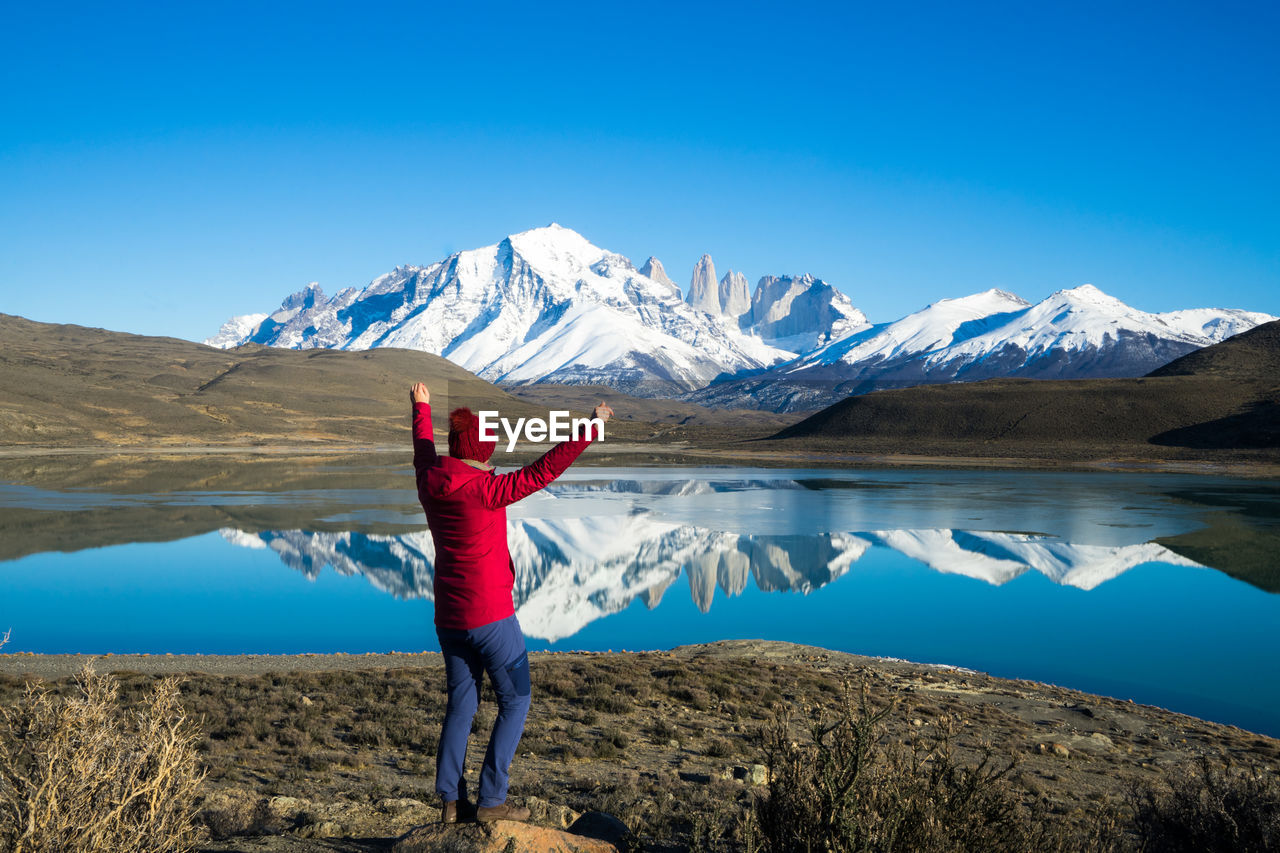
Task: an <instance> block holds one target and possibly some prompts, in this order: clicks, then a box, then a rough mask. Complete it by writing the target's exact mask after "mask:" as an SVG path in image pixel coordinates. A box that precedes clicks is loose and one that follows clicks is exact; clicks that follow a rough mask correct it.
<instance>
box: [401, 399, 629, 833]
mask: <svg viewBox="0 0 1280 853" xmlns="http://www.w3.org/2000/svg"><path fill="white" fill-rule="evenodd" d="M409 399H410V400H411V401H412V406H413V467H414V471H415V472H416V474H417V479H418V500H420V501H421V502H422V508H423V510H425V511H426V514H427V524H428V526H429V527H430V528H431V539H432V541H433V542H435V547H436V564H435V581H434V591H435V599H436V616H435V623H436V636H437V637H438V638H439V640H440V650H441V651H442V652H443V653H444V667H445V678H446V681H447V685H448V691H449V701H448V705H447V707H446V709H445V715H444V724H443V725H442V726H441V730H440V746H439V749H438V750H437V751H436V793H438V794H439V795H440V798H441V800H442V801H443V803H444V807H443V809H442V811H441V815H440V819H441V821H442V822H444V823H453V822H456V821H457V820H458V816H459V812H460V809H459V800H460V799H461V801H462V804H463V806H462V809H461V811H462V812H463V813H464V814H465V813H466V812H468V811H469V809H470V804H469V803H467V802H466V786H465V783H464V780H463V760H464V759H465V757H466V753H467V735H468V734H469V733H470V731H471V719H472V717H474V716H475V713H476V706H477V704H478V702H479V697H480V687H481V679H483V677H484V674H485V673H488V675H489V681H490V682H491V683H492V684H493V690H494V693H495V694H497V697H498V719H497V720H496V721H495V722H494V724H493V733H492V734H491V735H490V737H489V747H488V749H487V751H486V752H485V757H484V766H483V768H482V769H481V771H480V790H479V798H478V799H477V801H476V810H475V816H476V819H477V820H480V821H490V820H498V819H500V818H501V819H504V820H528V819H529V810H528V809H526V808H521V807H519V806H512V805H509V804H508V803H507V779H508V776H507V773H508V770H509V769H510V767H511V759H512V758H514V757H515V753H516V745H517V744H519V742H520V735H521V734H523V732H524V721H525V717H526V716H527V715H528V713H529V696H530V692H531V690H530V685H529V656H528V654H527V652H526V650H525V643H524V634H523V633H522V632H521V631H520V623H519V622H518V621H516V615H515V605H514V604H513V602H512V598H511V588H512V586H513V585H514V583H515V568H514V566H513V565H512V563H511V556H510V553H509V552H508V550H507V510H506V507H507V505H508V504H513V503H515V502H516V501H518V500H520V499H521V498H524V497H527V496H529V495H531V494H533V493H534V492H536V491H538V490H539V489H541V488H543V487H544V486H546V485H547V484H548V483H550V482H551V481H552V480H554V479H555V478H556V477H559V476H560V475H561V474H562V473H564V471H565V469H566V468H568V467H569V466H570V465H571V464H572V463H573V460H575V459H577V458H578V454H580V453H581V452H582V451H583V450H584V449H586V446H587V445H588V444H590V443H591V430H587V431H586V432H587V435H586V436H582V437H579V438H576V439H575V438H572V437H571V438H570V440H568V441H564V442H561V443H560V444H557V445H556V446H554V447H552V448H551V449H550V450H548V451H547V452H546V453H544V454H543V455H542V456H541V457H539V458H538V459H537V460H536V461H535V462H533V463H532V464H530V465H527V466H525V467H524V468H521V469H519V470H517V471H513V472H511V473H509V474H500V475H498V474H494V472H493V467H492V466H490V465H489V464H488V461H489V457H490V456H492V455H493V451H494V448H495V447H497V441H496V440H494V441H481V439H480V422H479V419H478V418H477V417H476V416H475V415H474V414H473V413H472V412H471V410H470V409H465V408H462V409H455V410H454V411H452V412H450V413H449V455H448V456H440V455H439V454H438V453H436V448H435V443H434V441H433V439H432V433H431V404H430V401H431V394H430V392H429V391H428V390H427V386H426V385H424V384H423V383H421V382H419V383H417V384H415V385H414V386H413V387H412V388H411V389H410V391H409ZM612 415H613V409H611V408H609V407H608V406H606V405H605V404H604V403H601V404H600V405H598V406H596V408H595V411H593V412H592V413H591V417H592V418H599V419H600V420H601V421H607V420H609V418H610V417H611V416H612Z"/></svg>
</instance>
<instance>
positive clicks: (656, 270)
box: [639, 255, 680, 293]
mask: <svg viewBox="0 0 1280 853" xmlns="http://www.w3.org/2000/svg"><path fill="white" fill-rule="evenodd" d="M639 273H640V275H643V276H646V277H648V278H651V279H653V280H654V281H656V282H658V284H663V285H666V286H667V287H669V288H671V289H672V290H673V291H675V292H676V293H679V292H680V286H679V285H678V284H676V283H675V282H674V281H672V280H671V277H670V276H669V275H667V270H666V268H665V267H663V266H662V261H660V260H658V259H657V258H655V257H654V256H653V255H650V256H649V260H647V261H645V262H644V266H642V267H640V269H639Z"/></svg>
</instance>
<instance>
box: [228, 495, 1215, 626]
mask: <svg viewBox="0 0 1280 853" xmlns="http://www.w3.org/2000/svg"><path fill="white" fill-rule="evenodd" d="M221 532H222V536H223V538H225V539H226V540H227V541H228V542H231V543H233V544H236V545H241V546H244V547H250V548H270V549H271V550H273V551H275V552H276V553H277V554H279V556H280V559H281V561H282V562H283V563H284V564H285V565H287V566H289V567H290V568H293V569H296V570H298V571H300V572H302V573H304V574H305V575H306V576H307V577H308V578H311V579H314V578H316V577H317V576H318V575H319V573H320V572H321V571H322V570H323V569H324V567H325V566H326V565H328V566H332V567H333V568H334V570H335V571H337V572H338V573H340V574H343V575H347V576H352V575H363V576H364V577H365V578H366V579H368V581H369V582H370V583H371V584H373V585H374V586H375V587H376V588H377V589H380V590H382V591H384V592H387V593H390V594H391V595H394V596H396V597H397V598H406V599H413V598H425V599H428V600H430V599H432V597H433V595H432V579H433V578H434V575H435V570H434V561H435V548H434V546H433V543H432V540H431V535H430V533H429V532H428V531H426V530H423V531H418V532H414V533H406V534H401V535H398V536H384V535H373V534H365V533H356V532H343V533H332V532H312V531H303V530H276V531H264V532H260V533H246V532H243V531H240V530H235V529H232V528H227V529H224V530H223V531H221ZM507 541H508V542H509V544H510V548H511V559H512V563H513V564H514V566H515V575H516V577H515V587H514V589H513V590H512V594H513V598H514V600H515V604H516V612H517V613H518V614H519V617H520V623H521V625H522V626H524V628H525V630H526V631H527V632H528V633H529V634H530V635H532V636H535V637H541V638H543V639H547V640H558V639H562V638H564V637H569V636H572V635H573V634H575V633H577V632H578V631H580V630H581V629H582V628H583V627H585V626H586V625H588V624H590V623H591V622H593V621H595V620H597V619H601V618H603V617H605V616H608V615H610V614H612V613H617V612H620V611H621V610H623V609H625V608H626V607H628V606H629V605H630V604H631V602H632V601H634V600H635V599H637V598H639V599H641V600H642V601H643V602H644V603H645V606H647V607H649V608H653V607H656V606H657V605H658V603H659V602H660V601H661V600H662V597H663V595H664V593H666V592H667V590H668V589H669V588H670V587H671V585H672V584H673V583H674V582H675V581H676V580H677V579H678V578H679V577H680V575H681V574H684V575H685V576H686V577H687V579H688V582H689V593H690V596H691V597H692V599H693V602H694V604H695V605H696V606H697V607H698V609H699V610H701V611H702V612H703V613H706V612H708V611H709V610H710V609H711V606H712V604H713V602H714V599H715V595H716V590H717V589H719V590H720V591H721V592H722V593H723V594H724V595H728V596H736V595H740V594H741V593H742V592H743V591H744V590H746V588H747V585H748V582H754V584H755V586H756V588H757V589H759V590H761V591H764V592H799V593H802V594H808V593H809V592H812V591H813V590H816V589H818V588H820V587H823V586H825V585H827V584H829V583H831V582H833V581H835V580H836V579H838V578H840V577H842V576H843V575H845V574H846V573H848V572H849V571H850V570H851V569H852V568H853V565H854V564H855V563H856V562H857V561H858V560H859V559H860V558H861V557H862V556H863V555H864V554H865V553H866V552H867V550H868V549H869V548H872V547H886V548H891V549H893V550H895V551H898V552H899V553H901V554H903V555H905V556H907V557H910V558H912V559H914V560H917V561H919V562H921V563H923V564H925V565H927V566H929V567H930V568H932V569H934V570H936V571H940V572H946V573H950V574H960V575H965V576H967V577H971V578H975V579H978V580H982V581H985V582H987V583H990V584H993V585H1001V584H1004V583H1007V582H1009V581H1011V580H1013V579H1014V578H1016V577H1018V576H1020V575H1022V574H1024V573H1026V572H1028V571H1037V572H1040V573H1041V574H1043V575H1044V576H1045V577H1047V578H1049V579H1050V580H1051V581H1053V582H1054V583H1057V584H1062V585H1068V586H1074V587H1077V588H1079V589H1085V590H1088V589H1093V588H1094V587H1096V586H1098V585H1099V584H1100V583H1102V582H1104V581H1106V580H1110V579H1112V578H1114V577H1117V576H1119V575H1120V574H1122V573H1123V572H1125V571H1127V570H1129V569H1131V568H1134V567H1135V566H1139V565H1142V564H1145V563H1153V562H1160V563H1167V564H1171V565H1178V566H1190V567H1200V566H1199V564H1198V563H1194V562H1192V561H1190V560H1187V559H1185V558H1183V557H1180V556H1178V555H1177V554H1174V553H1173V552H1172V551H1169V550H1168V549H1167V548H1165V547H1163V546H1161V545H1157V544H1155V543H1150V542H1148V543H1141V544H1134V545H1123V546H1106V545H1082V544H1075V543H1071V542H1065V541H1063V540H1061V539H1058V538H1056V537H1053V536H1041V535H1035V534H1020V533H1000V532H987V531H965V530H949V529H926V530H875V531H867V532H853V533H820V534H812V535H793V536H769V535H749V534H739V533H729V532H725V531H718V530H709V529H707V528H703V527H697V526H694V525H689V524H677V523H674V522H671V521H667V520H664V519H663V518H661V517H660V516H659V515H658V514H655V513H648V512H642V513H636V514H628V515H606V516H597V517H589V518H539V519H512V520H510V521H509V522H508V526H507Z"/></svg>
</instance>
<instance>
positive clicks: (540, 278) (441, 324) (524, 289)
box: [210, 224, 795, 393]
mask: <svg viewBox="0 0 1280 853" xmlns="http://www.w3.org/2000/svg"><path fill="white" fill-rule="evenodd" d="M646 268H647V269H648V270H649V272H650V273H653V274H655V275H660V276H661V278H658V279H655V278H650V277H649V276H647V275H644V274H642V273H641V272H639V271H637V270H636V269H635V267H634V266H632V264H631V261H629V260H628V259H627V258H625V257H623V256H621V255H617V254H613V253H611V252H607V251H605V250H603V249H600V248H598V247H596V246H593V245H592V244H591V243H589V242H588V241H587V240H586V239H585V238H583V237H582V236H581V235H579V234H577V233H576V232H574V231H571V230H569V229H568V228H563V227H561V226H559V225H554V224H553V225H550V226H547V227H545V228H537V229H534V230H532V231H525V232H523V233H521V234H514V235H512V236H510V237H507V238H506V239H505V240H503V241H502V242H500V243H497V244H495V245H492V246H486V247H484V248H481V249H475V250H471V251H465V252H459V253H457V254H454V255H451V256H450V257H448V258H446V259H445V260H443V261H440V262H438V263H435V264H431V265H430V266H426V267H417V266H404V267H398V268H396V269H395V270H393V271H392V272H390V273H387V274H386V275H383V276H381V277H379V278H377V279H374V281H372V282H371V283H370V284H369V285H368V286H367V287H365V288H364V289H362V290H356V289H353V288H349V289H347V290H343V291H340V292H339V293H337V294H335V295H334V296H332V297H329V298H326V297H325V296H324V294H323V292H322V291H321V290H320V289H319V287H318V286H316V285H311V286H309V287H308V288H307V289H305V290H303V291H301V292H299V293H296V294H294V295H292V296H290V297H289V298H288V299H286V300H285V302H284V303H283V304H282V305H281V307H280V308H279V309H278V310H277V311H276V312H274V313H273V314H271V315H270V316H269V317H267V318H266V319H265V320H263V321H262V322H261V324H259V325H258V326H257V327H256V328H254V329H253V330H252V331H251V332H250V333H248V334H246V335H244V336H243V338H241V339H240V340H236V339H235V337H236V335H235V331H236V328H235V327H234V326H232V327H229V326H224V327H223V330H222V331H221V332H220V333H219V335H218V336H217V338H215V339H212V340H211V341H210V342H213V341H217V342H218V343H219V344H221V345H223V346H228V345H234V344H236V343H241V342H244V341H252V342H254V343H261V344H268V345H271V346H280V347H289V348H294V349H307V348H313V347H328V348H334V349H348V350H363V349H370V348H372V347H404V348H407V349H417V350H425V351H427V352H433V353H437V354H439V355H443V356H444V357H445V358H448V359H449V360H450V361H453V362H455V363H456V364H459V365H461V366H463V367H465V368H467V369H468V370H470V371H472V372H474V373H477V374H479V375H480V376H482V377H484V378H485V379H489V380H491V381H495V382H507V383H514V384H519V383H527V382H569V383H594V382H603V383H605V384H609V385H612V386H614V387H616V388H619V389H625V390H630V391H634V392H639V393H658V392H670V391H673V390H675V391H679V390H687V389H691V388H698V387H701V386H703V385H706V384H707V383H708V382H710V381H711V380H712V379H713V378H714V377H716V376H718V375H721V374H724V373H734V372H737V371H742V370H757V369H761V368H763V367H766V366H768V365H770V364H773V363H776V362H778V361H781V360H783V359H786V358H790V357H792V356H794V355H795V353H794V352H790V351H786V350H781V349H779V348H777V347H774V346H772V345H770V344H768V343H766V342H765V341H764V340H762V339H761V338H760V337H758V336H754V335H751V334H748V333H744V332H743V331H742V330H741V329H740V328H738V327H737V326H736V325H735V324H731V323H726V322H724V321H722V320H721V319H720V318H716V317H713V316H712V315H710V314H708V313H706V312H703V311H699V310H697V309H695V308H693V307H691V306H690V305H688V304H687V303H685V302H684V300H683V299H682V298H681V295H680V292H679V288H676V287H674V286H673V285H672V284H671V283H670V280H669V279H667V278H666V274H665V272H663V271H662V269H661V265H660V264H657V265H655V264H654V262H653V261H650V263H648V264H646Z"/></svg>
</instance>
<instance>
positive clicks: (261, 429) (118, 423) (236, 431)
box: [0, 314, 785, 449]
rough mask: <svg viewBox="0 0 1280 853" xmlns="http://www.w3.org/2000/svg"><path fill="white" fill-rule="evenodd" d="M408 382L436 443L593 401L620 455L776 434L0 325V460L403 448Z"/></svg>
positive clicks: (105, 334) (272, 353) (348, 356)
mask: <svg viewBox="0 0 1280 853" xmlns="http://www.w3.org/2000/svg"><path fill="white" fill-rule="evenodd" d="M419 379H421V380H422V381H424V382H426V383H427V384H428V386H429V387H430V388H431V392H432V414H433V417H434V419H435V428H436V430H437V433H438V434H437V439H438V440H442V439H443V436H442V435H440V434H439V433H440V432H442V431H443V429H444V428H445V427H444V419H445V416H446V413H447V412H448V411H449V409H450V408H452V407H453V406H458V405H467V406H471V407H472V408H475V409H480V408H489V409H497V410H498V411H499V412H501V413H502V415H504V416H510V417H528V416H538V417H543V418H545V417H546V416H547V411H548V409H549V408H561V409H563V408H567V409H569V410H570V411H574V412H578V413H585V412H587V411H589V410H590V408H591V406H592V405H594V403H595V402H597V401H598V400H600V399H601V398H603V397H607V398H608V399H610V401H611V402H614V403H615V404H616V407H617V408H618V409H620V412H619V417H617V418H616V419H615V420H614V421H613V422H612V423H611V424H610V426H609V431H608V435H609V437H610V438H616V439H620V440H624V441H626V440H631V441H636V440H644V439H648V438H651V437H653V436H654V435H655V434H657V435H659V436H661V435H662V433H663V431H664V430H666V429H670V428H671V426H672V425H673V424H679V425H681V428H682V429H685V430H687V429H689V428H690V427H694V428H695V429H696V428H697V427H698V425H703V426H704V427H706V428H710V429H715V430H716V431H718V432H723V431H725V429H726V427H727V425H728V424H730V423H732V424H734V425H737V426H738V427H739V428H740V426H741V424H742V423H743V421H744V419H746V420H750V421H752V423H753V434H755V435H760V434H765V433H767V432H770V431H772V430H775V429H777V428H778V427H779V426H781V425H782V424H783V423H785V419H783V418H780V417H779V416H777V415H771V414H767V413H763V412H760V413H752V412H745V413H733V412H712V411H710V410H707V409H704V408H702V407H700V406H696V405H692V404H688V403H672V404H670V405H669V406H668V405H665V404H664V401H659V400H645V401H643V403H644V408H643V411H642V412H637V411H628V410H627V403H628V398H625V397H624V396H623V395H618V394H616V392H610V391H608V389H603V388H584V389H573V393H565V392H564V389H555V388H549V389H547V392H546V393H545V394H539V392H538V389H537V388H536V387H534V388H532V389H523V390H522V394H521V396H520V397H519V398H517V397H515V396H512V395H510V394H508V393H506V392H505V391H503V390H502V389H500V388H498V387H497V386H495V385H492V384H490V383H489V382H486V381H484V380H483V379H480V378H478V377H477V376H475V375H474V374H472V373H470V372H469V371H467V370H465V369H464V368H462V367H459V366H457V365H456V364H453V363H452V362H450V361H448V360H446V359H444V358H441V357H440V356H436V355H432V354H430V353H424V352H418V351H415V350H405V349H394V348H389V347H380V348H377V349H371V350H363V351H357V352H345V351H339V350H328V349H312V350H289V349H278V348H275V347H265V346H260V345H257V344H247V345H245V346H241V347H237V348H235V349H226V350H224V349H216V348H213V347H209V346H205V345H203V344H196V343H192V342H190V341H184V340H178V339H176V338H160V337H144V336H140V335H130V334H125V333H122V332H110V331H105V330H103V329H90V328H85V327H83V326H67V325H53V324H48V323H37V322H34V321H31V320H26V319H23V318H21V317H14V316H10V315H5V314H0V446H7V447H9V448H21V447H29V448H51V447H52V448H84V449H93V448H106V447H144V446H145V447H170V448H174V449H182V448H185V447H188V446H191V445H197V446H218V445H221V446H260V445H281V444H286V445H300V446H321V447H325V446H330V445H333V446H343V445H345V446H348V447H349V446H352V445H369V444H378V445H393V446H403V445H404V443H405V441H406V435H407V427H408V412H409V406H408V397H407V393H408V387H409V385H410V384H411V383H412V382H413V381H415V380H419ZM635 402H641V401H635Z"/></svg>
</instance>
